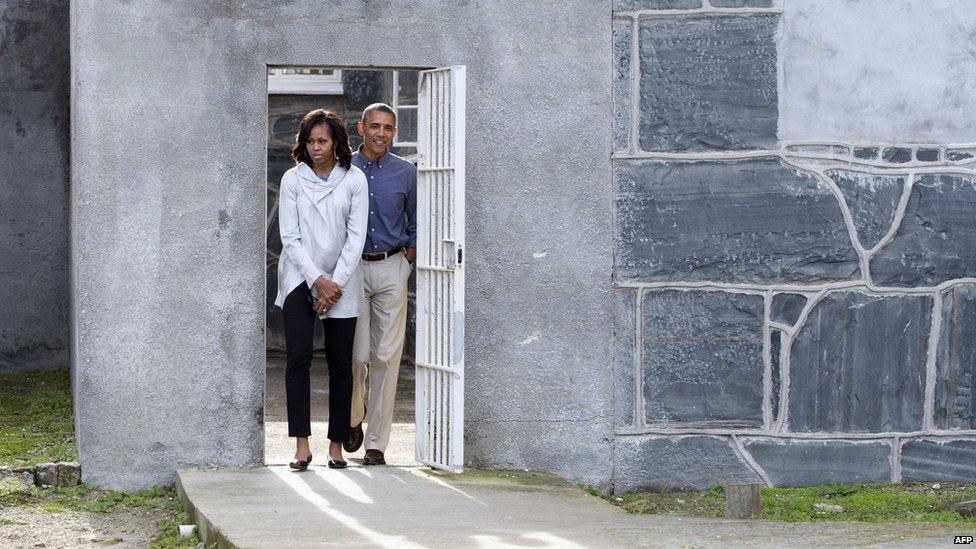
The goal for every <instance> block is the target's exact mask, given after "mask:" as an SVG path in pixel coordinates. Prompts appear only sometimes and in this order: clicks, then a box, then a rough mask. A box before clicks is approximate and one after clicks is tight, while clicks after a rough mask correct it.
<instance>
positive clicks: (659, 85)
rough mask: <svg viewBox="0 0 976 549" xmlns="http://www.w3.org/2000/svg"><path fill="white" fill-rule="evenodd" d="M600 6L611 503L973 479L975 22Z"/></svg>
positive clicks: (878, 5)
mask: <svg viewBox="0 0 976 549" xmlns="http://www.w3.org/2000/svg"><path fill="white" fill-rule="evenodd" d="M614 6H615V11H614V17H613V39H612V48H613V49H612V51H613V63H614V64H613V66H612V67H613V72H612V74H613V78H614V82H613V89H612V90H611V91H612V96H613V99H614V101H613V103H614V110H613V113H612V116H611V119H612V121H613V132H612V137H613V144H614V151H615V152H614V155H613V157H614V160H613V171H614V175H613V179H614V185H613V192H614V203H615V208H614V209H615V222H614V244H613V245H614V282H615V287H616V293H617V296H616V300H615V313H614V319H615V320H614V325H615V329H616V336H615V360H614V364H615V375H614V380H615V381H614V399H615V403H614V413H615V425H616V427H615V433H616V437H615V459H614V468H615V469H614V470H615V473H614V488H615V490H617V491H629V490H644V489H654V488H660V487H663V486H668V487H686V488H694V489H699V488H704V487H707V486H708V485H710V484H718V483H722V482H728V481H735V480H743V479H749V478H752V479H760V480H761V481H762V482H765V483H766V484H770V485H777V486H797V485H806V484H812V483H820V482H827V481H831V480H833V481H839V482H855V481H857V482H888V481H893V482H898V481H901V480H926V481H928V480H933V481H934V480H940V479H941V480H947V481H949V480H951V481H966V482H973V481H976V468H974V467H973V466H972V464H971V463H966V462H965V459H964V458H963V457H962V456H964V455H967V452H971V449H972V446H973V445H974V444H976V440H974V439H976V428H974V427H976V423H974V417H976V414H974V410H976V391H973V388H974V386H976V360H974V351H973V349H976V341H974V340H973V338H972V334H973V330H974V325H976V317H974V310H976V309H974V307H973V306H972V303H973V301H974V300H973V283H974V282H976V278H974V277H976V254H974V252H973V250H974V249H976V222H974V219H976V190H974V189H976V147H974V146H973V143H974V142H976V122H974V119H973V118H972V117H971V116H968V115H967V113H968V112H970V111H972V101H973V97H972V94H968V95H966V94H967V92H966V91H965V90H968V89H969V88H971V87H972V82H971V80H972V79H973V78H976V69H974V65H973V63H972V51H971V50H972V47H971V44H972V42H973V40H972V37H973V36H974V34H973V33H974V32H976V19H974V16H973V14H972V10H971V9H970V6H968V5H965V4H963V3H958V2H928V1H922V0H912V1H907V0H906V1H900V2H888V1H874V0H861V1H855V0H826V1H823V2H820V1H817V2H802V1H795V2H793V1H789V0H787V1H783V2H772V1H768V0H767V1H765V2H748V1H747V2H717V1H716V0H711V1H710V2H704V3H703V2H700V1H690V2H685V1H683V0H667V1H658V0H645V1H637V0H627V1H623V0H621V1H618V2H615V4H614ZM960 94H963V95H966V97H962V96H961V95H960ZM703 454H707V457H703ZM669 458H670V459H669Z"/></svg>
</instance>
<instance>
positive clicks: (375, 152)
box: [356, 111, 397, 158]
mask: <svg viewBox="0 0 976 549" xmlns="http://www.w3.org/2000/svg"><path fill="white" fill-rule="evenodd" d="M356 129H357V130H359V135H361V136H363V148H364V149H366V152H367V153H368V154H369V156H371V157H373V158H379V157H380V156H383V155H384V154H386V151H387V149H389V148H390V145H391V144H392V143H393V136H395V135H396V132H397V130H396V122H395V121H394V118H393V115H392V114H390V113H388V112H383V111H373V112H371V113H369V116H367V117H366V121H365V122H359V123H358V124H356Z"/></svg>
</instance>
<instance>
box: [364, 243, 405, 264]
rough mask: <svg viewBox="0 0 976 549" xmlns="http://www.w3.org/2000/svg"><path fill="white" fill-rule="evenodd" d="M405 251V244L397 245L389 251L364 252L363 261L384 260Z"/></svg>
mask: <svg viewBox="0 0 976 549" xmlns="http://www.w3.org/2000/svg"><path fill="white" fill-rule="evenodd" d="M402 251H403V246H397V247H396V248H393V249H392V250H390V251H388V252H379V253H375V254H363V261H382V260H384V259H386V258H388V257H390V256H394V255H396V254H398V253H400V252H402Z"/></svg>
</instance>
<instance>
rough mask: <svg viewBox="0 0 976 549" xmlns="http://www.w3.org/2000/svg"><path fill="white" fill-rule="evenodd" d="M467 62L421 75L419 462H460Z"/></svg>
mask: <svg viewBox="0 0 976 549" xmlns="http://www.w3.org/2000/svg"><path fill="white" fill-rule="evenodd" d="M464 90H465V74H464V67H449V68H442V69H435V70H430V71H423V72H421V73H420V90H419V94H420V97H419V100H418V102H417V104H418V113H417V114H418V118H417V124H418V127H417V346H416V362H417V389H416V399H417V401H416V404H417V406H416V420H417V461H419V462H421V463H424V464H426V465H429V466H431V467H436V468H438V469H447V470H449V471H453V472H455V473H460V472H461V469H462V465H463V464H464Z"/></svg>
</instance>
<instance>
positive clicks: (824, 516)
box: [611, 484, 976, 524]
mask: <svg viewBox="0 0 976 549" xmlns="http://www.w3.org/2000/svg"><path fill="white" fill-rule="evenodd" d="M761 494H762V496H761V497H762V516H763V518H764V519H767V520H778V521H783V522H879V523H885V522H887V523H892V522H962V523H969V524H976V517H963V516H961V515H959V513H957V512H955V511H953V510H951V505H952V504H953V503H956V502H959V501H964V500H970V499H976V485H972V484H942V485H941V487H940V488H939V489H938V490H935V489H933V488H932V485H930V484H847V485H841V484H825V485H820V486H810V487H807V488H763V489H762V490H761ZM611 501H612V502H614V503H615V504H616V505H618V506H620V507H622V508H623V509H625V510H626V511H627V512H629V513H633V514H637V515H641V514H681V515H692V516H698V517H724V516H725V490H724V489H723V488H722V487H720V486H719V487H715V488H712V489H710V490H706V491H704V492H659V493H638V494H625V495H623V496H619V497H617V498H612V499H611ZM816 503H825V504H829V505H840V506H841V507H843V508H844V512H842V513H830V512H824V511H818V510H816V509H814V507H813V506H814V504H816Z"/></svg>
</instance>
